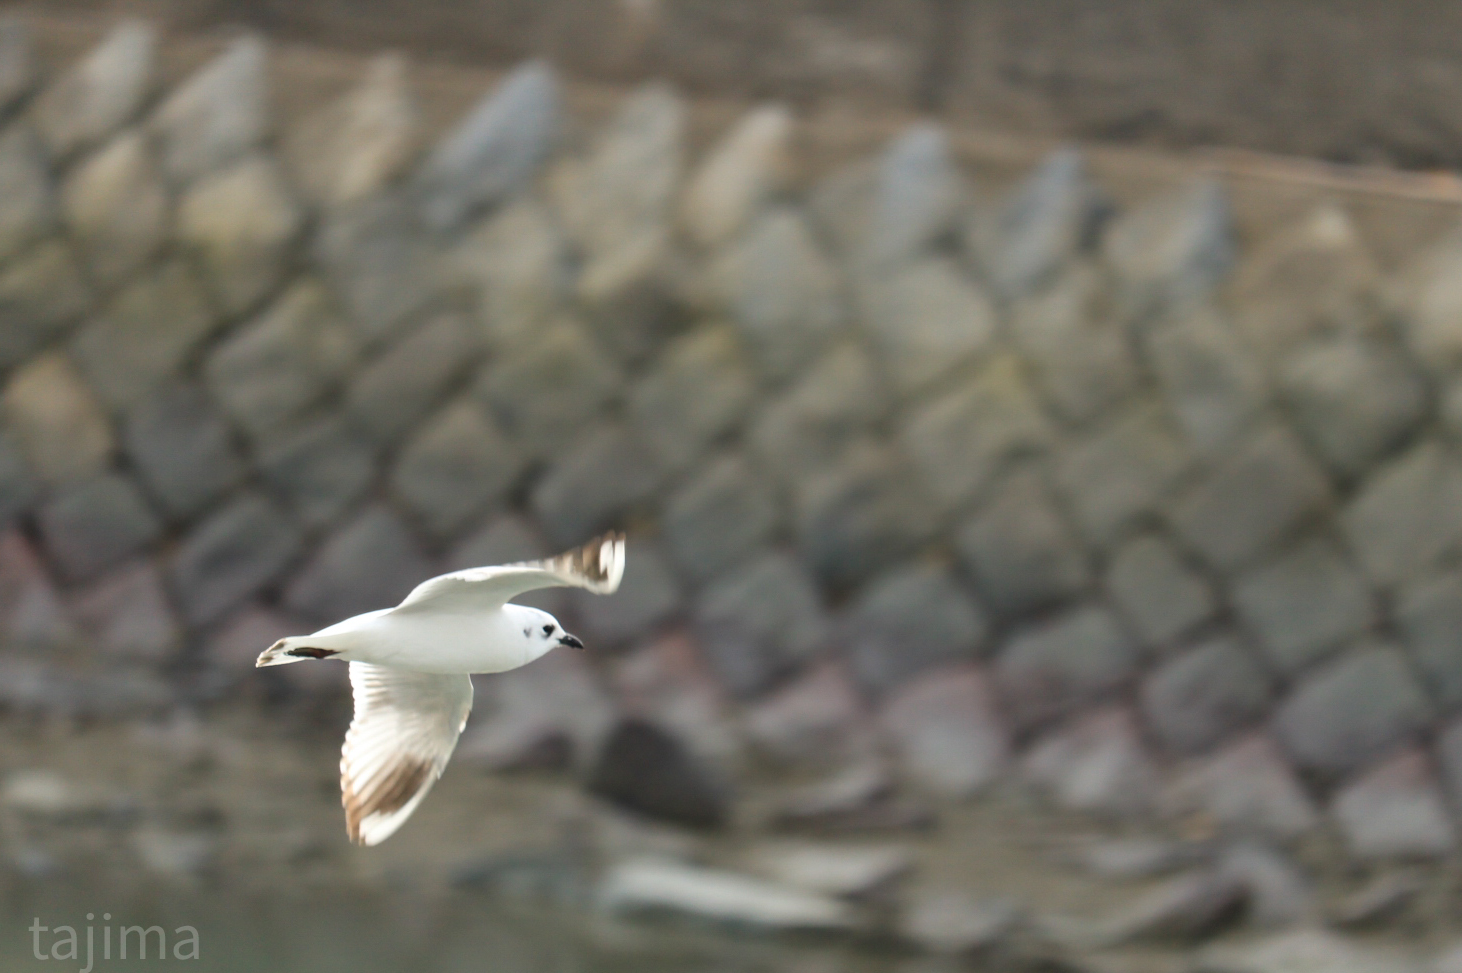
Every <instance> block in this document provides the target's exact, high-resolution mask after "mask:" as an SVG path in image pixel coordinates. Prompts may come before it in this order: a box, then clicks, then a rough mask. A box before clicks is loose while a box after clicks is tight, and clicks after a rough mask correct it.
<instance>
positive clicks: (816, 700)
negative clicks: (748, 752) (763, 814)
mask: <svg viewBox="0 0 1462 973" xmlns="http://www.w3.org/2000/svg"><path fill="white" fill-rule="evenodd" d="M742 726H743V729H744V730H745V732H746V736H747V739H748V740H749V741H750V742H751V744H752V745H753V746H754V747H755V748H756V749H757V750H759V751H761V752H762V753H763V754H765V755H766V756H768V757H771V758H772V759H773V760H777V761H780V762H782V763H786V764H813V765H817V766H824V767H831V766H840V765H842V764H845V763H847V762H848V761H849V760H851V759H853V758H855V757H860V756H865V755H867V754H869V753H870V752H871V751H872V750H873V749H874V746H875V736H874V733H873V729H872V726H871V723H870V721H869V719H868V716H867V713H866V710H865V708H864V705H863V700H862V698H861V697H860V695H859V693H858V690H857V688H856V686H855V685H854V682H853V677H852V676H851V675H850V674H849V673H848V671H847V669H845V668H844V667H843V666H842V665H841V664H840V663H837V662H826V663H823V664H821V665H817V666H814V667H813V668H812V669H810V670H808V671H807V672H806V673H804V674H803V675H801V676H799V677H798V678H797V679H795V680H793V681H792V682H790V683H788V684H787V685H785V686H783V687H782V688H781V689H779V690H777V691H776V692H774V693H772V694H771V695H770V696H768V697H767V698H765V699H763V700H761V701H759V702H757V703H756V704H755V705H754V706H752V707H750V708H749V709H748V710H747V711H746V714H745V716H744V719H743V724H742Z"/></svg>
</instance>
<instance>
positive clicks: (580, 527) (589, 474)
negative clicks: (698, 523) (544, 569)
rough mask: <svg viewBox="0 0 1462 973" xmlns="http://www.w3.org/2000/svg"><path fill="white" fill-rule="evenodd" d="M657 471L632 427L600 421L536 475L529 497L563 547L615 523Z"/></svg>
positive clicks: (649, 490) (649, 488)
mask: <svg viewBox="0 0 1462 973" xmlns="http://www.w3.org/2000/svg"><path fill="white" fill-rule="evenodd" d="M662 476H663V474H662V472H661V470H660V469H659V466H658V463H657V461H656V459H655V456H654V455H653V454H652V453H651V452H650V451H649V450H648V448H646V447H645V446H644V445H643V444H642V443H641V442H640V440H639V438H638V437H637V436H635V434H634V433H632V432H631V431H630V430H628V429H626V428H625V427H624V426H622V425H620V424H618V423H600V424H599V425H597V426H594V427H593V428H591V429H589V430H588V431H586V432H585V433H584V434H583V435H581V436H580V437H579V438H578V439H576V440H575V441H574V443H573V444H572V445H571V446H570V448H568V449H567V450H565V451H564V453H563V454H562V455H561V456H560V457H559V459H558V462H557V463H555V464H554V465H553V466H552V467H551V468H550V469H549V470H548V472H547V473H546V474H545V475H544V476H543V477H542V478H541V479H540V480H538V482H537V484H536V485H535V486H534V487H533V490H532V494H531V496H530V502H531V503H532V506H533V510H534V512H535V513H537V514H538V517H539V520H540V521H541V522H542V524H543V527H544V529H545V530H546V531H547V532H548V536H549V538H550V539H551V540H552V541H554V543H556V544H559V545H562V546H564V547H568V546H570V545H572V544H579V543H583V542H584V541H586V540H588V539H589V538H590V537H591V536H593V535H594V534H595V533H596V532H598V531H601V530H606V529H608V528H610V527H612V526H615V525H616V523H617V522H619V521H620V520H621V518H623V517H624V516H625V515H626V513H628V512H629V511H631V510H632V509H633V508H635V507H636V506H638V505H640V504H642V503H644V502H645V501H646V500H648V499H649V498H650V495H651V494H653V493H654V491H655V490H656V488H657V487H659V485H660V481H661V479H662Z"/></svg>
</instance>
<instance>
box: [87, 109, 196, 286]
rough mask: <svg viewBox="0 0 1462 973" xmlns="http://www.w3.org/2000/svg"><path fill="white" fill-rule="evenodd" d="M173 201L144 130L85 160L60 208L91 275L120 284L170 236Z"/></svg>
mask: <svg viewBox="0 0 1462 973" xmlns="http://www.w3.org/2000/svg"><path fill="white" fill-rule="evenodd" d="M170 207H171V201H170V200H169V199H168V194H167V189H166V188H165V187H164V186H163V182H162V174H161V173H160V172H159V171H158V167H157V161H156V159H154V158H153V155H152V150H151V149H150V148H149V147H148V145H147V141H146V139H145V137H144V136H143V135H142V133H141V132H138V131H137V130H135V129H133V130H129V131H126V132H123V133H122V134H121V135H118V136H117V137H116V138H115V139H113V140H112V141H111V142H110V143H109V144H107V145H106V146H105V147H104V148H102V149H101V150H99V151H98V152H97V153H96V154H94V155H92V156H91V157H90V158H88V159H86V160H85V161H84V162H82V163H81V164H80V165H78V166H77V167H76V168H75V169H73V170H72V171H71V172H70V173H69V174H68V175H67V177H66V181H65V183H64V184H63V185H62V187H61V212H62V214H63V216H64V217H65V220H66V226H67V227H68V228H69V229H70V231H71V236H72V239H74V240H76V241H77V243H78V244H79V245H80V248H81V251H82V254H83V256H84V257H85V258H86V265H87V267H88V269H90V271H91V274H92V277H93V278H95V279H96V280H97V281H98V282H100V283H102V284H104V285H113V284H117V283H120V282H121V281H123V280H125V279H126V278H127V277H129V276H131V275H132V274H133V273H135V272H136V271H137V270H138V269H139V268H141V267H143V266H144V265H146V264H147V262H148V261H150V260H151V259H152V258H153V257H154V256H156V255H157V252H158V250H159V249H160V248H161V247H162V245H163V242H164V241H165V240H166V239H167V234H168V229H169V217H170V216H171V213H170Z"/></svg>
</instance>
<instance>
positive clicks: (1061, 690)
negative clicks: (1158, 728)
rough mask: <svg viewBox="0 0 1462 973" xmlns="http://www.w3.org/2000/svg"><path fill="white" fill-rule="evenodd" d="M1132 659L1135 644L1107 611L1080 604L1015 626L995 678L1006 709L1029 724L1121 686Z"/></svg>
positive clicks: (1130, 672) (1057, 714) (1021, 721)
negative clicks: (1016, 630) (1048, 616)
mask: <svg viewBox="0 0 1462 973" xmlns="http://www.w3.org/2000/svg"><path fill="white" fill-rule="evenodd" d="M1136 665H1137V647H1136V645H1135V644H1134V643H1133V641H1132V639H1131V637H1130V636H1129V635H1128V634H1127V632H1126V631H1125V630H1124V629H1123V628H1122V626H1121V625H1120V624H1119V623H1118V621H1117V619H1116V617H1115V616H1114V615H1113V614H1112V613H1111V611H1109V610H1108V609H1106V608H1103V607H1101V606H1099V605H1084V606H1081V607H1078V608H1074V609H1071V610H1070V611H1067V612H1063V613H1062V614H1060V615H1058V616H1056V617H1055V618H1052V619H1049V620H1046V621H1043V622H1040V623H1038V624H1036V625H1033V626H1030V627H1028V628H1025V629H1023V630H1020V631H1018V632H1017V633H1016V634H1015V635H1014V637H1013V638H1011V640H1010V641H1009V642H1008V643H1007V645H1006V647H1005V650H1004V651H1003V652H1002V653H1001V654H1000V656H999V658H998V659H997V660H996V662H995V679H996V683H997V684H998V685H999V687H1000V690H1001V695H1002V698H1003V699H1004V700H1005V704H1006V708H1007V710H1008V712H1009V713H1010V715H1011V716H1012V717H1013V718H1014V719H1015V721H1016V722H1017V723H1019V724H1021V725H1023V726H1029V725H1031V724H1033V723H1040V722H1043V721H1046V720H1049V719H1052V718H1053V717H1056V716H1060V715H1061V714H1062V713H1064V712H1066V711H1067V710H1069V709H1070V708H1071V707H1073V706H1075V705H1078V704H1080V703H1083V702H1086V701H1088V700H1090V699H1093V698H1095V697H1097V696H1099V695H1101V694H1102V693H1104V692H1106V691H1108V690H1110V689H1114V688H1116V687H1117V686H1120V685H1121V684H1122V683H1124V682H1126V681H1127V679H1128V677H1129V676H1131V674H1132V672H1133V670H1134V669H1135V668H1136Z"/></svg>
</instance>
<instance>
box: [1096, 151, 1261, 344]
mask: <svg viewBox="0 0 1462 973" xmlns="http://www.w3.org/2000/svg"><path fill="white" fill-rule="evenodd" d="M1102 252H1103V254H1104V255H1105V256H1106V259H1107V261H1108V262H1109V263H1110V264H1111V266H1112V268H1113V270H1115V271H1116V274H1117V279H1118V283H1119V290H1118V298H1117V299H1118V306H1119V308H1120V310H1121V312H1122V315H1123V317H1124V319H1126V320H1128V321H1132V322H1135V323H1143V322H1145V321H1146V320H1148V319H1150V318H1151V317H1153V316H1154V315H1157V314H1160V313H1165V312H1170V311H1173V310H1176V309H1178V308H1181V307H1183V306H1185V305H1188V304H1191V303H1194V302H1197V301H1199V300H1202V299H1203V298H1205V297H1207V296H1208V295H1209V294H1211V293H1212V292H1213V290H1214V289H1215V288H1216V287H1217V286H1218V285H1219V283H1220V282H1221V281H1222V280H1223V278H1224V277H1225V276H1226V275H1227V273H1228V271H1229V268H1230V266H1231V265H1232V264H1233V260H1234V241H1233V227H1232V215H1231V213H1230V208H1229V200H1228V194H1227V192H1226V191H1225V190H1224V188H1223V186H1222V185H1220V184H1219V183H1218V182H1217V181H1215V180H1212V179H1201V180H1198V181H1196V182H1193V183H1190V184H1189V185H1187V186H1184V187H1182V188H1181V189H1178V190H1176V191H1174V192H1171V193H1168V194H1167V195H1164V196H1161V197H1159V198H1157V199H1154V200H1153V201H1151V202H1149V203H1146V204H1145V205H1143V206H1141V207H1138V208H1137V209H1134V210H1132V211H1130V212H1128V213H1126V214H1125V215H1123V216H1121V217H1120V218H1118V219H1117V220H1116V221H1115V222H1114V223H1113V224H1112V226H1111V228H1110V229H1109V230H1108V231H1107V233H1106V234H1105V236H1104V237H1103V240H1102Z"/></svg>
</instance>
